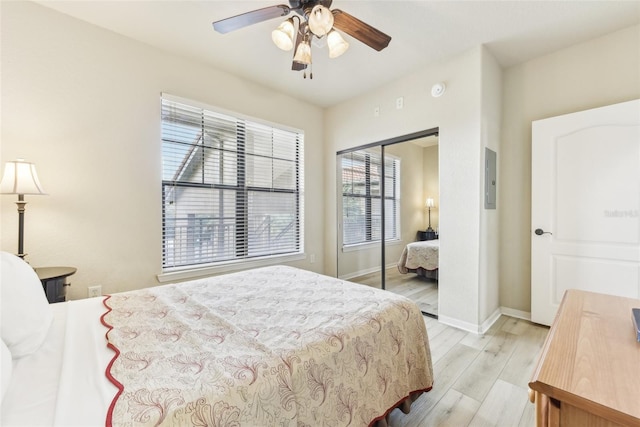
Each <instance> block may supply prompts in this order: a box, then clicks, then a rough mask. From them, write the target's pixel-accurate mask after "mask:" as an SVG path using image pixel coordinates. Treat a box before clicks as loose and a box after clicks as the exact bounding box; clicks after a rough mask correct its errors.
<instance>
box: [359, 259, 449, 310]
mask: <svg viewBox="0 0 640 427" xmlns="http://www.w3.org/2000/svg"><path fill="white" fill-rule="evenodd" d="M349 280H350V281H351V282H356V283H362V284H365V285H370V286H374V287H376V288H379V287H380V283H381V278H380V273H370V274H366V275H363V276H359V277H355V278H353V279H349ZM385 289H386V290H388V291H391V292H395V293H397V294H400V295H404V296H406V297H407V298H410V299H411V300H413V301H414V302H415V303H416V304H418V307H420V310H422V312H423V313H427V314H429V315H432V316H436V317H437V316H438V282H436V281H435V280H433V279H426V278H424V277H421V276H418V275H417V274H414V273H407V274H400V272H398V269H397V268H396V267H390V268H387V271H386V276H385Z"/></svg>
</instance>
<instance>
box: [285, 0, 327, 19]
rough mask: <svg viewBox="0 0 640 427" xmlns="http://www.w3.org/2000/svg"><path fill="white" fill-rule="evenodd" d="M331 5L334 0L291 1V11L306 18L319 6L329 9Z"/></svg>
mask: <svg viewBox="0 0 640 427" xmlns="http://www.w3.org/2000/svg"><path fill="white" fill-rule="evenodd" d="M331 3H333V0H289V6H290V7H291V10H295V11H296V13H297V14H298V15H300V16H305V15H306V14H308V13H309V12H311V9H313V8H314V6H316V5H318V4H319V5H321V6H324V7H326V8H329V7H330V6H331Z"/></svg>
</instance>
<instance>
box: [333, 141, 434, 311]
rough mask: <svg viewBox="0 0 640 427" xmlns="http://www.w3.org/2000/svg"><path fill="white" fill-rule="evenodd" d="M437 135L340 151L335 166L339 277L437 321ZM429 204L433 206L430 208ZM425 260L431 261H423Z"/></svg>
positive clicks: (383, 142)
mask: <svg viewBox="0 0 640 427" xmlns="http://www.w3.org/2000/svg"><path fill="white" fill-rule="evenodd" d="M437 133H438V132H437V129H430V130H428V131H423V132H418V133H415V134H411V135H406V136H403V137H399V138H394V139H391V140H387V141H382V142H379V143H374V144H370V145H367V146H362V147H357V148H354V149H350V150H345V151H341V152H339V153H337V162H336V164H337V180H336V181H337V186H338V188H337V195H338V197H337V207H338V209H337V224H338V227H337V228H338V230H337V232H338V235H337V242H338V247H337V254H338V259H337V266H338V271H337V274H338V277H340V278H343V279H347V280H350V281H353V282H357V283H363V284H366V285H369V286H373V287H376V288H381V289H386V290H388V291H390V292H396V293H399V294H402V295H404V296H406V297H408V298H410V299H413V300H414V301H415V302H416V303H417V304H418V305H419V306H420V308H421V310H422V311H423V312H424V313H425V314H427V315H431V316H434V317H437V307H438V268H437V265H438V260H437V256H438V240H437V239H434V237H435V236H436V232H435V231H436V230H437V224H438V216H437V203H438V202H439V183H438V176H439V171H438V137H437ZM427 199H432V200H433V203H432V206H431V207H430V208H429V207H427V206H426V200H427ZM428 230H429V233H427V231H428ZM430 230H433V232H431V231H430ZM427 236H428V237H429V240H430V241H427V240H426V237H427ZM418 242H419V243H418ZM424 246H427V248H424ZM408 250H409V252H408ZM416 251H418V252H416ZM425 253H428V254H429V255H428V260H421V259H420V258H421V257H422V255H420V254H423V255H424V254H425ZM407 258H410V259H407ZM427 264H428V265H427ZM413 267H415V268H413ZM423 267H426V268H423Z"/></svg>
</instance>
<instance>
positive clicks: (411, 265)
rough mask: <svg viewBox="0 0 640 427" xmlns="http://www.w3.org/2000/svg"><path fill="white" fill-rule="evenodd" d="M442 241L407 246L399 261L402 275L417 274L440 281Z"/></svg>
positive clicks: (412, 243)
mask: <svg viewBox="0 0 640 427" xmlns="http://www.w3.org/2000/svg"><path fill="white" fill-rule="evenodd" d="M439 251H440V240H438V239H436V240H425V241H420V242H411V243H409V244H407V245H406V246H405V248H404V249H403V251H402V254H401V255H400V259H399V260H398V263H397V266H398V271H399V272H400V273H402V274H407V273H416V274H418V275H420V276H423V277H426V278H428V279H434V280H436V281H437V280H438V253H439Z"/></svg>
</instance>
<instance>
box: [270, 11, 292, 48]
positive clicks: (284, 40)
mask: <svg viewBox="0 0 640 427" xmlns="http://www.w3.org/2000/svg"><path fill="white" fill-rule="evenodd" d="M295 31H296V29H295V26H294V25H293V18H289V19H287V20H286V21H284V22H283V23H282V24H280V25H278V28H276V29H275V30H273V31H272V32H271V40H273V43H274V44H275V45H276V46H278V47H279V48H280V49H282V50H291V49H293V35H294V34H295Z"/></svg>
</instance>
